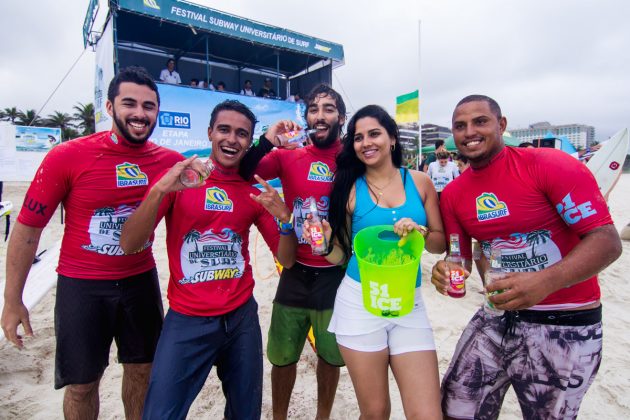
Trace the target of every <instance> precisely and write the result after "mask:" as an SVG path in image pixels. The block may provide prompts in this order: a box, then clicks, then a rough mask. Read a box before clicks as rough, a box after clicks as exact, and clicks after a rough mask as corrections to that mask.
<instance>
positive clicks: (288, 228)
mask: <svg viewBox="0 0 630 420" xmlns="http://www.w3.org/2000/svg"><path fill="white" fill-rule="evenodd" d="M276 221H277V223H278V230H279V231H280V235H290V234H291V233H293V229H294V227H293V213H291V217H290V218H289V221H288V222H287V223H282V222H281V221H280V219H276Z"/></svg>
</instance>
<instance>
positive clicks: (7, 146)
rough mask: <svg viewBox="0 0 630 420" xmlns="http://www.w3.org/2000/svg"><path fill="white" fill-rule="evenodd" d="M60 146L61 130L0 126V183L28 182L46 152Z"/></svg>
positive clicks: (9, 125)
mask: <svg viewBox="0 0 630 420" xmlns="http://www.w3.org/2000/svg"><path fill="white" fill-rule="evenodd" d="M59 143H61V129H60V128H51V127H27V126H19V125H12V124H8V123H6V124H1V125H0V181H30V180H32V179H33V177H34V176H35V171H36V170H37V168H38V167H39V165H40V164H41V163H42V160H43V159H44V156H45V155H46V153H47V152H48V151H49V150H50V149H52V148H53V147H55V146H56V145H58V144H59Z"/></svg>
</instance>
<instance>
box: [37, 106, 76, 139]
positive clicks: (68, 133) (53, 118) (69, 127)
mask: <svg viewBox="0 0 630 420" xmlns="http://www.w3.org/2000/svg"><path fill="white" fill-rule="evenodd" d="M72 121H74V118H72V117H71V116H70V115H68V114H67V113H65V112H60V111H54V112H53V113H52V114H50V115H48V117H46V119H45V120H44V125H45V126H46V127H59V128H61V133H62V138H63V139H64V140H70V139H73V138H75V137H79V132H78V131H77V130H75V126H74V124H72Z"/></svg>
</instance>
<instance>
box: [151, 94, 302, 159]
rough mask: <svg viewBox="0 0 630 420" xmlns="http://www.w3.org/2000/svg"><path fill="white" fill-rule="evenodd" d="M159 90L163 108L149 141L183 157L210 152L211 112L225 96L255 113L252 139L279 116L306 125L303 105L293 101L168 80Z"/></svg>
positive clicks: (207, 154)
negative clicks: (174, 83)
mask: <svg viewBox="0 0 630 420" xmlns="http://www.w3.org/2000/svg"><path fill="white" fill-rule="evenodd" d="M158 90H159V92H160V109H163V110H164V111H160V113H159V115H158V122H157V124H156V127H155V130H154V131H153V134H152V135H151V141H153V142H154V143H157V144H159V145H161V146H164V147H168V148H169V149H173V150H176V151H178V152H179V153H181V154H183V155H184V156H186V157H189V156H192V155H194V154H197V155H199V156H204V157H205V156H210V151H211V144H210V140H208V125H209V124H210V114H211V113H212V110H213V109H214V107H215V106H217V105H218V104H219V103H220V102H223V101H225V100H228V99H231V100H237V101H239V102H241V103H243V104H244V105H246V106H247V107H249V109H251V110H252V112H253V113H254V115H256V119H257V120H258V123H257V124H256V127H254V139H257V138H258V137H260V135H261V134H262V133H263V132H264V131H266V130H267V127H268V126H270V125H272V124H274V123H276V122H277V121H279V120H293V121H295V122H297V123H298V124H300V125H301V126H303V127H304V126H306V122H305V121H304V105H302V104H296V103H294V102H287V101H281V100H276V99H266V98H258V97H255V96H245V95H238V94H235V93H225V92H216V91H211V90H206V89H197V88H192V87H186V86H175V85H168V84H158Z"/></svg>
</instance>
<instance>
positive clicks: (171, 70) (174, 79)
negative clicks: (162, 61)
mask: <svg viewBox="0 0 630 420" xmlns="http://www.w3.org/2000/svg"><path fill="white" fill-rule="evenodd" d="M160 82H162V83H170V84H172V85H180V84H181V83H182V79H181V78H180V77H179V73H177V72H176V71H175V60H173V59H172V58H169V59H168V60H167V61H166V68H165V69H164V70H162V72H161V73H160Z"/></svg>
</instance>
